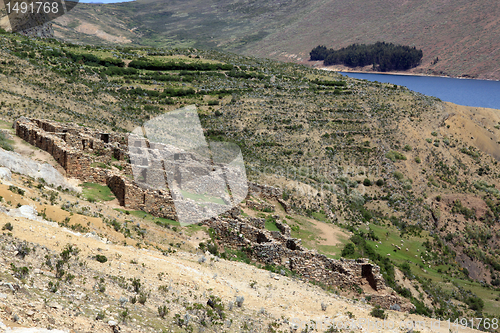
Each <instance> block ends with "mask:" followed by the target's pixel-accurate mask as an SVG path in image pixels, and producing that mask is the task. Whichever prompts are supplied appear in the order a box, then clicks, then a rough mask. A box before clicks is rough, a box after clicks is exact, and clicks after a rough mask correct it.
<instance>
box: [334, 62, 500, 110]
mask: <svg viewBox="0 0 500 333" xmlns="http://www.w3.org/2000/svg"><path fill="white" fill-rule="evenodd" d="M332 70H333V69H329V71H332ZM339 74H342V75H344V76H345V77H350V78H354V79H360V80H368V81H371V82H380V83H389V84H394V85H398V86H404V87H407V88H408V89H410V90H413V91H415V92H419V93H421V94H424V95H427V96H433V97H437V98H439V99H441V100H442V101H447V102H452V103H455V104H458V105H464V106H469V107H483V108H491V109H496V110H499V109H500V95H499V94H498V91H500V81H497V80H482V79H459V78H452V77H446V76H432V75H410V74H409V73H405V74H401V73H395V74H392V73H387V72H386V73H373V72H369V73H367V72H359V71H356V72H354V71H350V72H339ZM380 74H385V75H380Z"/></svg>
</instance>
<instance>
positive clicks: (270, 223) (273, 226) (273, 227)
mask: <svg viewBox="0 0 500 333" xmlns="http://www.w3.org/2000/svg"><path fill="white" fill-rule="evenodd" d="M266 229H267V230H269V231H280V230H279V229H278V227H277V226H276V223H275V222H274V221H273V220H266Z"/></svg>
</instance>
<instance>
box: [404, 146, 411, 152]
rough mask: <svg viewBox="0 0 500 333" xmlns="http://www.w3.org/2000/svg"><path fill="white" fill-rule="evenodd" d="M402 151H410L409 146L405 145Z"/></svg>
mask: <svg viewBox="0 0 500 333" xmlns="http://www.w3.org/2000/svg"><path fill="white" fill-rule="evenodd" d="M403 149H404V150H405V151H410V150H411V146H410V145H405V147H404V148H403Z"/></svg>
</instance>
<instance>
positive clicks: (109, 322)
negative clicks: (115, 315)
mask: <svg viewBox="0 0 500 333" xmlns="http://www.w3.org/2000/svg"><path fill="white" fill-rule="evenodd" d="M108 325H109V326H111V327H113V326H116V325H118V323H117V322H116V321H114V320H110V321H108Z"/></svg>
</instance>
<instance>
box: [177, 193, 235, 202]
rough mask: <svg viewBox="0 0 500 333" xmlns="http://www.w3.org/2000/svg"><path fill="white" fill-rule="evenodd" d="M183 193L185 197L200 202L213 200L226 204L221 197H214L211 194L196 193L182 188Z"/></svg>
mask: <svg viewBox="0 0 500 333" xmlns="http://www.w3.org/2000/svg"><path fill="white" fill-rule="evenodd" d="M181 194H182V196H183V197H185V198H189V199H192V200H194V201H198V202H213V203H216V204H220V205H225V204H226V203H225V202H224V200H222V199H221V198H217V197H212V196H210V195H204V194H196V193H191V192H188V191H184V190H181Z"/></svg>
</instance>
